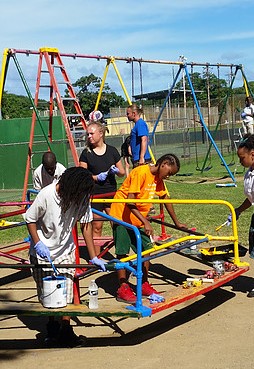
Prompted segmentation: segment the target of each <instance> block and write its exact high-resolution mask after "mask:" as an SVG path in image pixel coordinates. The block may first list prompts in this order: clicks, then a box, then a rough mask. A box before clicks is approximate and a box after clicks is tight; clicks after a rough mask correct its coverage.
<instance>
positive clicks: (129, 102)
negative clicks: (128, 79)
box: [110, 58, 131, 105]
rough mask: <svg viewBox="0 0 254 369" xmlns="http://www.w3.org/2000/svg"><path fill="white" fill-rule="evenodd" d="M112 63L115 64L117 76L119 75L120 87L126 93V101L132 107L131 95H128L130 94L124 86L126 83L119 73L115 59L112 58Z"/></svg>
mask: <svg viewBox="0 0 254 369" xmlns="http://www.w3.org/2000/svg"><path fill="white" fill-rule="evenodd" d="M110 61H111V63H112V64H113V67H114V69H115V72H116V75H117V77H118V80H119V82H120V85H121V87H122V89H123V92H124V94H125V97H126V99H127V101H128V104H129V105H131V99H130V97H129V94H128V92H127V90H126V88H125V86H124V83H123V80H122V77H121V75H120V73H119V70H118V68H117V66H116V63H115V59H114V58H111V60H110Z"/></svg>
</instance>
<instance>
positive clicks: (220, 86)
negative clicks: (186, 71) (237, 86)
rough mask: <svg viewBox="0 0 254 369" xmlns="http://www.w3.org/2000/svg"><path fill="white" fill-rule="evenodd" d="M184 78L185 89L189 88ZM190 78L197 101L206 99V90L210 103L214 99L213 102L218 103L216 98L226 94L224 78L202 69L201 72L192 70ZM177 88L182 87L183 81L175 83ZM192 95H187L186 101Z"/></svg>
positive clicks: (190, 98) (189, 99) (221, 97)
mask: <svg viewBox="0 0 254 369" xmlns="http://www.w3.org/2000/svg"><path fill="white" fill-rule="evenodd" d="M184 79H185V88H186V90H189V89H190V85H189V82H188V80H187V77H186V76H185V77H184ZM190 79H191V82H192V85H193V88H194V91H195V92H196V93H197V97H198V100H199V101H207V99H208V91H209V96H210V100H211V103H212V101H214V103H215V104H218V99H223V98H224V97H225V96H226V95H227V91H228V87H227V82H226V81H225V79H221V78H218V77H217V76H216V75H215V74H213V73H210V72H207V71H204V72H203V74H201V73H198V72H194V73H192V74H191V75H190ZM176 88H177V89H183V81H182V80H181V81H179V82H178V83H177V84H176ZM191 100H192V97H191V96H188V97H187V101H191Z"/></svg>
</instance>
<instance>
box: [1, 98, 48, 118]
mask: <svg viewBox="0 0 254 369" xmlns="http://www.w3.org/2000/svg"><path fill="white" fill-rule="evenodd" d="M39 101H40V105H39V108H38V110H45V109H47V105H48V103H47V102H46V101H45V100H39ZM31 107H32V104H31V101H30V99H29V97H27V96H22V95H15V94H11V93H8V92H7V91H4V93H3V100H2V117H3V119H13V118H28V117H31V116H32V112H33V110H32V109H31Z"/></svg>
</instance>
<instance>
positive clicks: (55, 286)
mask: <svg viewBox="0 0 254 369" xmlns="http://www.w3.org/2000/svg"><path fill="white" fill-rule="evenodd" d="M42 304H43V306H44V307H46V308H54V309H55V308H61V307H64V306H66V305H67V290H66V277H63V276H49V277H45V278H43V296H42Z"/></svg>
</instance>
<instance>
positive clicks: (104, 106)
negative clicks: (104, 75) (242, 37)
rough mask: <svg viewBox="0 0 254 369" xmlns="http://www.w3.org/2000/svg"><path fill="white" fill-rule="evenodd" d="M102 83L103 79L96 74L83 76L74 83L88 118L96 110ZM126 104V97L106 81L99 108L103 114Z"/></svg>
mask: <svg viewBox="0 0 254 369" xmlns="http://www.w3.org/2000/svg"><path fill="white" fill-rule="evenodd" d="M101 83H102V79H101V78H100V77H96V76H95V75H94V74H90V75H89V76H84V77H81V78H79V79H78V80H77V81H76V82H75V83H73V87H74V88H75V92H76V95H77V98H78V99H79V104H80V106H81V109H82V111H83V114H84V115H85V117H86V118H88V115H89V113H90V112H91V111H93V110H94V107H95V104H96V100H97V96H98V93H99V91H100V86H101ZM66 94H67V95H68V91H66ZM125 105H126V101H125V100H124V98H123V97H122V96H119V95H117V94H116V93H115V92H114V91H112V90H111V88H110V87H109V85H108V84H107V83H105V84H104V87H103V92H102V95H101V99H100V102H99V106H98V110H100V111H101V112H102V113H103V115H106V114H109V112H110V108H115V107H119V106H121V107H123V106H125Z"/></svg>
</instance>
